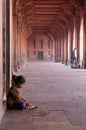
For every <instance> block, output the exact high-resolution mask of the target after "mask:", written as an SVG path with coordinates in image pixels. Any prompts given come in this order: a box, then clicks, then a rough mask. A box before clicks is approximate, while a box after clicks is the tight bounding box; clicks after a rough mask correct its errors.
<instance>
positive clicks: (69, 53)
mask: <svg viewBox="0 0 86 130" xmlns="http://www.w3.org/2000/svg"><path fill="white" fill-rule="evenodd" d="M68 61H71V30H70V27H69V28H68Z"/></svg>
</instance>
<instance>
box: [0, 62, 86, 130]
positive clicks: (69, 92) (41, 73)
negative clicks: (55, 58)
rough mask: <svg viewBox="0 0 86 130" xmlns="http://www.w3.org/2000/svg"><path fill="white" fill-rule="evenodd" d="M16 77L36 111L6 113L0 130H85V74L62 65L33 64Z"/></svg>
mask: <svg viewBox="0 0 86 130" xmlns="http://www.w3.org/2000/svg"><path fill="white" fill-rule="evenodd" d="M17 74H22V75H24V76H25V78H26V80H27V82H26V84H25V87H24V88H23V89H22V90H20V93H21V95H23V97H24V98H26V99H27V100H28V101H30V102H31V103H32V104H34V105H37V106H38V108H37V109H35V110H27V109H25V110H20V111H19V110H6V113H5V115H4V118H3V119H2V121H1V124H0V130H6V129H8V130H86V70H83V69H71V68H70V67H68V66H65V65H64V64H60V63H54V62H52V63H49V62H30V63H28V65H27V66H25V67H23V69H21V70H20V71H19V72H18V73H17Z"/></svg>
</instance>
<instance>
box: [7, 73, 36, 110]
mask: <svg viewBox="0 0 86 130" xmlns="http://www.w3.org/2000/svg"><path fill="white" fill-rule="evenodd" d="M24 84H25V78H24V77H23V76H21V75H20V76H16V75H13V76H12V87H11V88H10V89H9V90H8V93H7V108H8V109H24V108H29V109H34V108H36V106H33V105H31V104H30V103H29V102H27V101H26V100H25V99H24V98H22V97H21V96H20V93H19V91H18V89H20V88H22V87H24Z"/></svg>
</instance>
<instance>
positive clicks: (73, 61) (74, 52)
mask: <svg viewBox="0 0 86 130" xmlns="http://www.w3.org/2000/svg"><path fill="white" fill-rule="evenodd" d="M71 61H72V64H77V50H76V48H74V50H73V51H72V54H71Z"/></svg>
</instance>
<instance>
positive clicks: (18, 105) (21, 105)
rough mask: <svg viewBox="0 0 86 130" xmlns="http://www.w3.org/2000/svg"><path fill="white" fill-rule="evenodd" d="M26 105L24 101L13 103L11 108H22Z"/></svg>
mask: <svg viewBox="0 0 86 130" xmlns="http://www.w3.org/2000/svg"><path fill="white" fill-rule="evenodd" d="M25 107H26V103H25V102H18V103H14V104H13V106H12V108H11V109H24V108H25Z"/></svg>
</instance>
